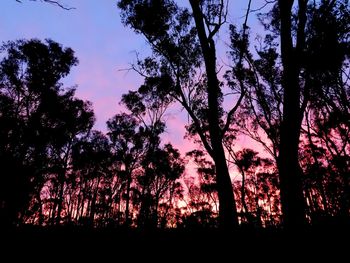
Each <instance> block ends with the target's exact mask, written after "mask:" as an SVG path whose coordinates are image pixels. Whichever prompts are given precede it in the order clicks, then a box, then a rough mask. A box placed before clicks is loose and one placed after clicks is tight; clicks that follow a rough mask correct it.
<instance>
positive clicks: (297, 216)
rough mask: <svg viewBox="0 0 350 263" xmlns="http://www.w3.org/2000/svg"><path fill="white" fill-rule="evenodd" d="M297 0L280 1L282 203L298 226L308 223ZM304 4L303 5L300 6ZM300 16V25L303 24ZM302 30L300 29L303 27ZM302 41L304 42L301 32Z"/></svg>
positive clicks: (288, 224) (287, 220) (286, 217)
mask: <svg viewBox="0 0 350 263" xmlns="http://www.w3.org/2000/svg"><path fill="white" fill-rule="evenodd" d="M293 3H294V0H279V9H280V20H281V36H280V37H281V55H282V63H283V81H282V86H283V90H284V96H283V102H284V103H283V120H282V124H281V134H280V145H279V156H278V170H279V176H280V187H281V203H282V212H283V221H284V225H285V227H287V228H296V227H300V226H303V225H304V224H305V222H306V221H305V220H306V218H305V211H304V210H305V200H304V195H303V190H302V183H301V169H300V166H299V160H298V148H299V137H300V128H301V121H302V116H303V114H302V112H301V109H300V92H301V89H300V85H299V71H300V68H299V67H298V58H297V57H298V56H297V55H298V52H297V51H298V48H294V46H293V39H292V20H291V17H292V7H293ZM300 8H301V7H300V6H299V9H300ZM300 19H301V17H300V16H299V25H298V26H299V27H300V26H301V24H300V23H301V20H300ZM299 29H300V28H299ZM297 41H298V44H300V41H302V40H301V39H300V36H299V32H298V40H297Z"/></svg>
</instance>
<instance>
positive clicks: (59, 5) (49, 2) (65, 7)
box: [16, 0, 75, 10]
mask: <svg viewBox="0 0 350 263" xmlns="http://www.w3.org/2000/svg"><path fill="white" fill-rule="evenodd" d="M22 1H23V0H16V2H18V3H22ZM29 1H32V2H36V1H38V0H29ZM40 1H41V2H44V3H48V4H53V5H57V6H58V7H60V8H62V9H64V10H72V9H75V7H67V6H65V5H63V4H61V3H60V2H59V1H54V0H40Z"/></svg>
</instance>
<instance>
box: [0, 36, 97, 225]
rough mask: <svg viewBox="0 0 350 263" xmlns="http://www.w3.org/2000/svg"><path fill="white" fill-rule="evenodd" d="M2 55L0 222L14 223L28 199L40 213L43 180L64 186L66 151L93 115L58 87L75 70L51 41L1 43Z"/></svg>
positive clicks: (70, 53)
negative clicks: (51, 178) (48, 178)
mask: <svg viewBox="0 0 350 263" xmlns="http://www.w3.org/2000/svg"><path fill="white" fill-rule="evenodd" d="M2 52H3V59H2V61H1V64H0V83H1V84H0V87H1V89H0V92H1V95H0V97H1V115H0V122H1V124H2V125H1V127H3V128H2V129H1V140H0V141H1V143H0V147H1V148H0V155H1V158H0V159H1V166H2V168H3V172H2V177H1V178H2V179H1V180H2V182H1V191H0V192H1V203H2V207H1V214H2V215H1V218H2V220H4V219H5V220H8V221H9V222H10V223H17V222H18V221H17V220H18V219H20V218H21V219H24V218H25V216H26V215H25V213H24V211H25V210H26V208H27V207H28V205H29V203H30V202H29V201H30V200H31V199H32V198H34V201H33V202H34V203H35V206H36V208H37V209H39V210H42V203H41V195H40V191H41V189H42V187H43V185H44V183H45V180H46V177H47V176H51V175H52V174H57V180H58V181H60V183H63V181H62V180H63V177H64V175H63V174H64V173H65V170H66V168H67V160H68V156H67V155H66V150H67V149H68V148H69V146H70V145H71V142H72V140H73V139H74V136H77V135H78V134H79V133H81V132H83V131H85V130H86V129H89V127H91V126H92V123H93V113H92V111H91V109H90V104H89V103H88V102H84V101H81V100H79V99H76V98H75V97H74V89H63V88H62V84H61V83H60V82H59V81H60V80H61V78H63V77H65V76H66V75H67V74H68V73H69V71H70V68H71V67H72V66H74V65H76V64H77V59H76V58H75V57H74V53H73V51H72V50H71V49H69V48H65V49H64V48H62V47H61V46H60V45H59V44H58V43H56V42H54V41H52V40H46V42H45V43H43V42H41V41H39V40H27V41H26V40H20V41H15V42H8V43H5V44H4V45H3V46H2ZM79 120H81V122H79ZM60 186H62V184H60ZM62 187H63V186H62ZM62 198H63V197H62V191H60V200H61V199H62ZM39 221H42V211H40V212H39Z"/></svg>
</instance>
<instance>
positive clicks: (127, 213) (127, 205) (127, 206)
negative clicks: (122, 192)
mask: <svg viewBox="0 0 350 263" xmlns="http://www.w3.org/2000/svg"><path fill="white" fill-rule="evenodd" d="M130 188H131V174H128V181H127V185H126V200H125V226H126V227H129V226H130V223H131V222H130V218H129V217H130Z"/></svg>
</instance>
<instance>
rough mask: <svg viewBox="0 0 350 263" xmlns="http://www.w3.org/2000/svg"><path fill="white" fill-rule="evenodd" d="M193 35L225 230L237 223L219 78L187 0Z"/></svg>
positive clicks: (199, 18) (198, 16) (196, 10)
mask: <svg viewBox="0 0 350 263" xmlns="http://www.w3.org/2000/svg"><path fill="white" fill-rule="evenodd" d="M190 4H191V7H192V11H193V17H194V20H195V24H196V29H197V34H198V38H199V41H200V45H201V48H202V54H203V58H204V63H205V70H206V73H207V94H208V124H209V136H210V142H211V147H212V154H211V155H212V156H211V157H212V158H213V161H214V163H215V167H216V182H217V190H218V196H219V222H220V226H221V227H222V228H225V229H232V228H234V227H237V226H238V216H237V208H236V202H235V199H234V193H233V188H232V182H231V178H230V174H229V170H228V167H227V162H226V155H225V151H224V147H223V144H222V136H223V135H222V130H221V128H220V125H219V120H220V114H219V112H220V111H219V110H220V108H219V92H220V87H219V81H218V79H217V73H216V50H215V43H214V40H213V39H212V37H208V36H207V33H206V29H205V25H204V21H203V20H204V17H203V13H202V11H201V9H200V6H199V1H196V0H190Z"/></svg>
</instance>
